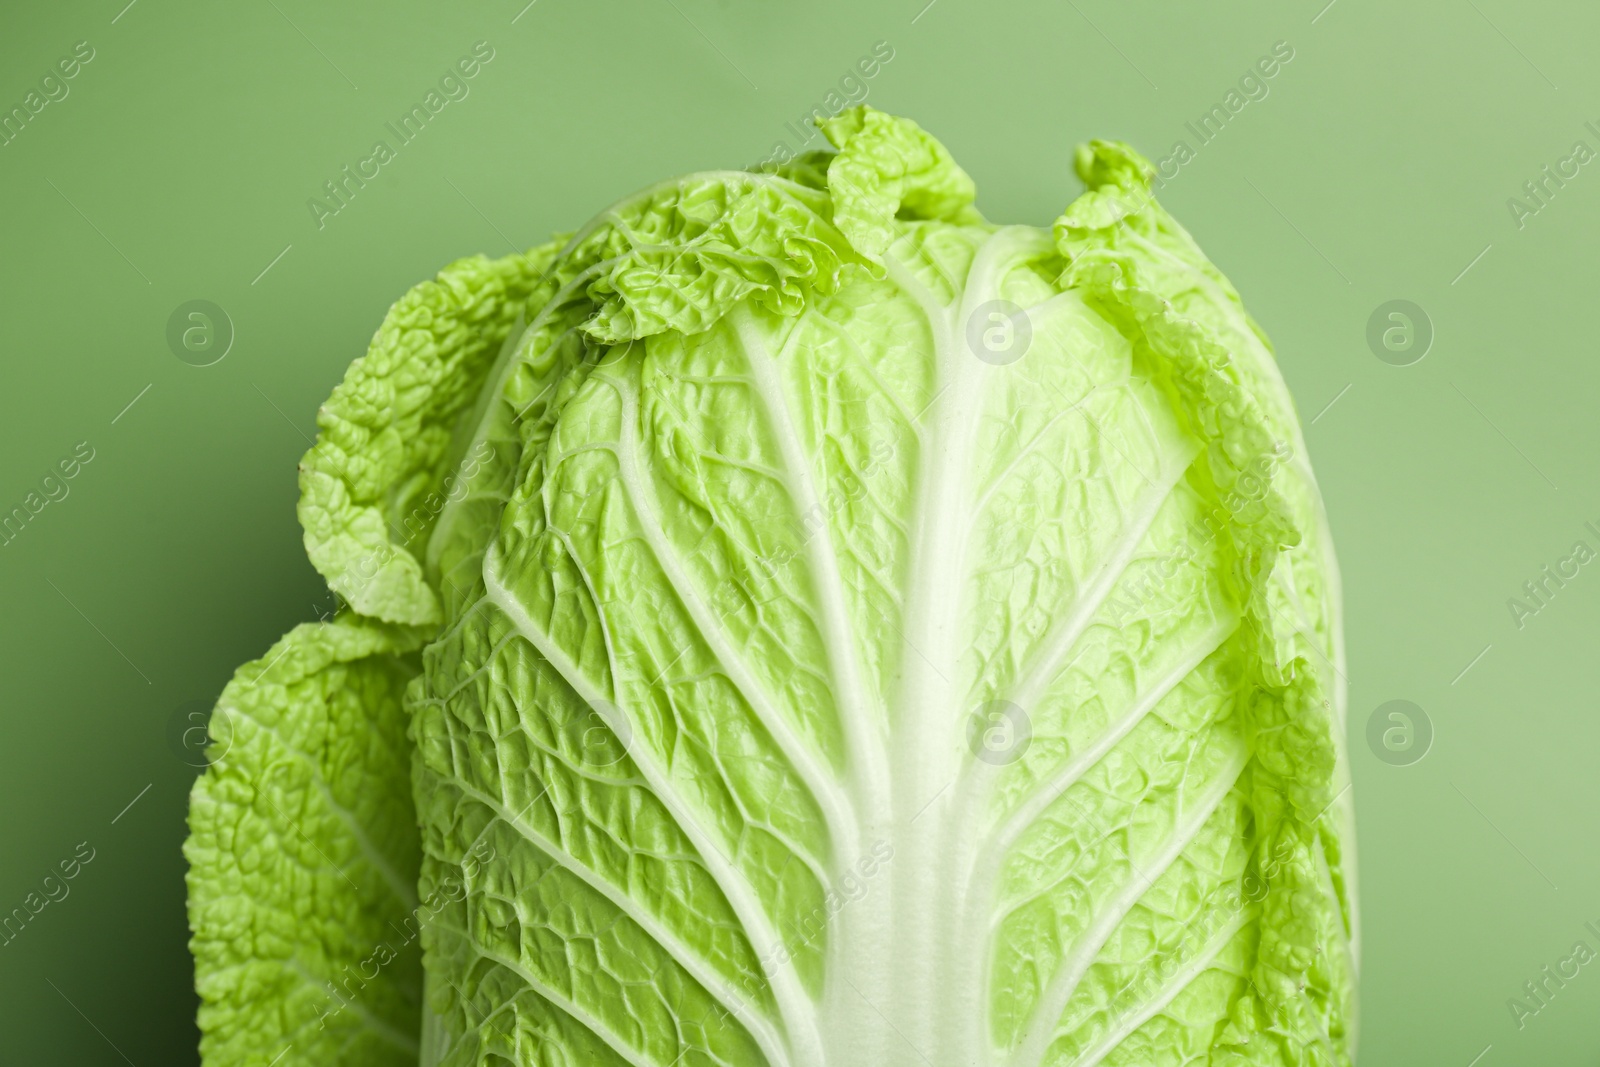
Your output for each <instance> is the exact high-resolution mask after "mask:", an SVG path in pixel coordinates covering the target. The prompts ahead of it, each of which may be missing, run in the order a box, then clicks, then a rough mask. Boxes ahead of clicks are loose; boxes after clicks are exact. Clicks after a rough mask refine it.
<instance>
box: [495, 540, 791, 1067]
mask: <svg viewBox="0 0 1600 1067" xmlns="http://www.w3.org/2000/svg"><path fill="white" fill-rule="evenodd" d="M498 555H499V553H498V552H497V551H496V550H495V548H494V547H491V549H490V552H489V553H488V555H487V556H486V558H485V561H484V568H483V578H484V586H485V589H486V591H487V596H488V597H489V599H490V600H491V601H492V602H493V603H494V604H495V606H496V607H497V608H499V609H500V611H501V612H502V613H503V614H504V615H505V616H506V618H507V619H509V620H510V621H511V624H512V625H513V626H515V627H516V628H517V630H518V632H520V633H521V634H522V636H523V637H524V638H526V639H527V641H528V643H529V644H530V645H532V646H533V648H534V650H535V651H536V652H538V653H539V655H541V656H542V657H544V660H545V662H547V663H549V664H550V666H551V667H552V668H553V669H554V670H555V671H556V673H557V674H559V675H561V676H562V678H563V680H565V681H566V683H567V685H568V686H569V687H570V688H571V689H572V691H573V692H574V693H576V694H577V695H578V697H579V699H581V700H582V701H584V703H586V704H588V705H589V706H590V708H591V709H593V710H594V712H595V714H597V715H599V716H600V718H601V720H602V721H604V722H605V724H606V725H607V726H608V727H610V729H611V730H612V731H613V732H614V733H616V734H617V736H618V737H627V736H630V727H629V724H628V723H627V721H626V720H625V719H623V720H622V721H618V715H619V714H621V712H620V709H615V706H614V705H612V704H611V703H610V702H609V701H607V700H606V699H605V698H604V697H603V696H602V694H601V693H600V692H599V691H598V690H597V689H596V688H595V687H594V685H593V684H592V683H591V682H590V681H589V679H588V678H586V677H585V676H584V674H583V672H582V671H580V670H579V669H578V666H577V664H576V663H574V662H573V661H572V660H571V659H570V657H568V656H567V654H566V652H565V650H563V649H562V648H560V646H558V645H557V644H556V643H555V642H554V641H552V640H551V639H550V638H549V637H548V636H546V635H545V634H544V633H543V632H541V631H540V629H539V628H538V626H537V625H535V624H534V622H533V619H532V618H531V617H530V616H529V615H528V613H527V611H526V610H525V609H524V608H523V607H522V605H521V604H520V603H519V602H518V601H517V600H516V598H515V597H513V596H512V595H511V593H510V591H509V590H508V589H507V588H506V587H505V585H504V583H503V582H501V580H500V577H499V574H498V570H497V567H496V561H497V558H498ZM628 754H629V756H630V757H631V758H632V759H633V762H634V765H635V766H636V767H638V768H639V773H640V774H642V775H643V776H644V777H645V780H646V782H648V783H649V786H650V790H651V792H653V793H654V794H655V795H656V797H657V799H659V800H660V801H661V803H662V806H663V807H665V808H666V809H667V811H668V812H669V813H670V814H671V815H672V818H673V820H674V821H675V822H676V823H677V824H678V826H679V828H680V829H682V830H683V832H684V835H685V836H686V837H688V838H689V840H690V842H691V843H692V844H693V845H694V847H695V850H696V851H697V852H699V853H700V856H701V861H702V862H703V863H705V865H706V869H707V870H708V871H710V872H711V876H712V877H713V878H715V879H716V880H717V883H718V884H719V885H721V886H722V891H723V893H724V894H725V895H726V896H727V898H728V903H729V905H730V906H731V907H732V908H733V911H734V914H735V915H736V916H738V918H739V921H740V923H742V924H743V925H744V928H745V935H746V936H747V937H749V938H750V942H751V944H752V945H753V946H754V947H755V950H756V955H757V957H758V958H759V959H760V960H761V963H762V968H763V970H764V971H765V972H766V976H767V981H768V983H769V984H770V985H771V987H772V995H773V999H774V1000H775V1001H776V1002H777V1004H778V1011H779V1014H780V1015H781V1016H782V1019H783V1028H784V1033H785V1036H786V1038H787V1044H788V1047H789V1050H790V1053H791V1055H792V1057H793V1058H794V1059H795V1060H797V1061H798V1062H801V1063H812V1062H818V1063H820V1062H822V1058H821V1039H820V1036H819V1035H818V1032H817V1019H816V1005H815V1004H814V1003H813V1002H812V1000H811V999H810V997H809V996H807V995H806V992H805V987H804V985H803V984H802V983H801V981H800V974H799V971H798V970H797V969H796V967H795V966H794V961H793V959H792V958H790V957H789V956H788V954H787V953H782V952H781V951H780V950H781V949H782V947H783V941H782V939H781V938H780V937H779V936H778V934H777V931H776V930H774V929H773V927H772V923H771V920H770V919H769V918H768V916H767V913H766V910H765V908H764V907H763V905H762V903H761V900H760V899H759V897H758V896H757V895H756V893H755V888H754V886H752V885H751V884H750V881H749V879H748V878H746V876H745V875H744V873H743V872H742V871H740V870H739V869H738V868H737V867H736V866H734V864H733V861H732V860H731V859H729V858H728V857H727V856H726V855H725V854H724V853H723V851H722V849H721V847H720V846H719V845H718V844H717V842H716V841H715V840H714V839H712V838H711V836H710V835H709V833H708V832H707V831H706V829H705V827H704V826H703V825H702V824H701V821H700V819H699V817H698V816H697V814H696V813H695V812H694V811H693V810H692V809H691V807H690V805H689V804H688V803H687V802H686V798H684V797H683V796H682V795H681V794H680V793H679V792H678V790H677V789H676V788H674V786H673V785H672V781H671V778H670V775H669V774H668V773H667V771H666V768H665V767H663V766H662V765H661V764H660V763H658V762H657V760H656V756H655V753H654V752H652V751H650V750H649V746H648V745H643V744H640V745H630V746H628ZM780 957H781V958H782V962H781V963H780V962H778V960H779V958H780Z"/></svg>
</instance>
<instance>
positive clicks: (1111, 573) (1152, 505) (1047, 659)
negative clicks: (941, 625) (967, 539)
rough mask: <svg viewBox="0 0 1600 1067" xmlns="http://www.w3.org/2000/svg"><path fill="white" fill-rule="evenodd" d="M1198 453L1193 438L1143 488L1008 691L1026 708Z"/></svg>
mask: <svg viewBox="0 0 1600 1067" xmlns="http://www.w3.org/2000/svg"><path fill="white" fill-rule="evenodd" d="M1199 453H1200V447H1199V445H1198V443H1195V444H1193V447H1192V448H1191V450H1190V452H1189V454H1188V455H1187V456H1185V457H1182V458H1181V459H1178V460H1177V461H1176V462H1173V463H1172V464H1171V465H1170V467H1169V468H1168V470H1167V471H1166V472H1165V477H1163V478H1162V479H1161V480H1160V481H1159V482H1157V483H1156V484H1154V485H1153V486H1151V487H1150V489H1149V491H1148V492H1146V493H1145V494H1143V500H1142V501H1141V504H1142V507H1141V508H1140V509H1139V511H1138V513H1137V514H1136V515H1134V516H1133V518H1132V519H1131V520H1130V521H1129V522H1128V523H1127V525H1126V527H1125V528H1124V531H1123V533H1122V536H1121V537H1119V538H1118V539H1117V541H1116V543H1115V544H1113V545H1112V546H1111V548H1110V550H1109V551H1108V552H1107V553H1106V557H1105V560H1104V561H1103V562H1102V563H1101V564H1100V566H1099V567H1098V568H1097V569H1096V570H1095V572H1094V575H1093V576H1092V577H1091V578H1090V579H1089V581H1088V583H1087V585H1086V586H1085V587H1084V588H1083V589H1082V590H1081V591H1080V592H1079V593H1078V595H1077V596H1076V597H1075V598H1074V599H1073V603H1072V607H1071V609H1070V610H1069V611H1068V612H1067V613H1066V615H1065V616H1063V617H1062V618H1061V619H1060V621H1059V622H1057V623H1056V625H1055V626H1053V627H1052V628H1051V629H1052V632H1051V634H1050V635H1049V636H1048V637H1047V638H1046V639H1045V642H1044V645H1043V647H1042V648H1041V649H1040V651H1039V654H1038V656H1037V658H1035V659H1034V661H1033V662H1032V663H1031V664H1029V665H1027V666H1025V667H1024V668H1023V670H1022V672H1021V676H1020V678H1019V679H1018V682H1017V684H1016V685H1015V686H1014V687H1013V688H1012V690H1011V696H1010V699H1011V700H1012V701H1013V702H1014V703H1016V704H1017V705H1018V706H1020V707H1023V708H1027V707H1030V706H1032V704H1033V703H1035V702H1036V701H1037V700H1038V699H1039V696H1040V694H1041V693H1042V692H1043V691H1044V689H1045V687H1046V686H1048V685H1049V684H1050V682H1051V681H1052V680H1053V679H1054V677H1055V674H1056V671H1057V670H1058V669H1059V668H1060V667H1061V664H1062V663H1063V662H1064V661H1065V660H1066V657H1067V653H1069V652H1071V651H1072V648H1073V646H1074V645H1075V644H1076V643H1077V641H1078V638H1080V637H1082V636H1083V632H1084V631H1085V630H1087V629H1088V627H1089V623H1090V622H1092V621H1093V620H1094V616H1095V613H1096V612H1098V611H1099V610H1100V606H1101V605H1102V604H1104V603H1105V601H1106V598H1107V597H1109V596H1110V595H1111V590H1112V589H1113V588H1115V587H1116V584H1117V580H1118V579H1119V578H1121V577H1122V575H1123V572H1125V571H1126V570H1127V569H1128V565H1129V564H1130V563H1132V561H1133V556H1134V553H1135V552H1137V551H1138V550H1139V545H1140V544H1142V543H1143V542H1144V538H1145V535H1146V534H1148V533H1149V532H1150V527H1151V526H1152V525H1154V523H1155V521H1156V516H1157V515H1159V514H1160V513H1161V509H1162V507H1163V506H1165V505H1166V502H1167V500H1168V499H1169V498H1171V496H1172V494H1173V492H1174V491H1175V490H1176V489H1177V487H1178V483H1179V482H1180V481H1182V480H1183V477H1184V475H1185V474H1186V473H1188V470H1189V467H1190V465H1191V464H1193V463H1194V461H1195V457H1196V456H1198V455H1199Z"/></svg>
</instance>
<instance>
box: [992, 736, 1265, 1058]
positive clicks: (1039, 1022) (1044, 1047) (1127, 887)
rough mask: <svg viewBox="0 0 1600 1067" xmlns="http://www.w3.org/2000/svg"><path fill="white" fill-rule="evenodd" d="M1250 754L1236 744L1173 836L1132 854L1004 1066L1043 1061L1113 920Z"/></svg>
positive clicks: (1172, 856) (1188, 836)
mask: <svg viewBox="0 0 1600 1067" xmlns="http://www.w3.org/2000/svg"><path fill="white" fill-rule="evenodd" d="M1249 759H1250V754H1249V751H1248V749H1247V748H1246V747H1245V746H1244V745H1243V744H1242V743H1241V744H1239V745H1238V746H1237V748H1236V750H1235V751H1234V752H1233V753H1231V756H1230V759H1229V762H1228V763H1227V764H1226V765H1225V766H1224V767H1222V768H1220V769H1219V770H1218V772H1217V776H1216V778H1215V780H1213V781H1212V782H1211V784H1210V787H1209V788H1208V789H1207V790H1206V791H1205V792H1204V793H1203V794H1202V795H1201V796H1200V797H1199V798H1197V800H1196V802H1195V804H1194V806H1193V807H1192V808H1191V809H1190V810H1189V811H1187V812H1185V814H1184V818H1183V820H1182V821H1181V822H1180V823H1179V824H1178V826H1177V828H1176V829H1175V830H1174V832H1173V834H1172V837H1170V838H1169V839H1168V840H1167V841H1166V842H1165V843H1164V844H1163V845H1162V847H1161V849H1160V851H1158V852H1157V853H1156V854H1155V855H1154V856H1152V857H1150V859H1149V861H1148V862H1147V863H1146V864H1145V865H1143V866H1139V865H1134V864H1133V862H1132V859H1131V857H1130V860H1129V863H1130V866H1133V868H1134V875H1133V877H1131V878H1129V879H1128V881H1127V882H1126V883H1125V884H1124V885H1123V887H1122V889H1121V891H1120V892H1118V893H1117V895H1116V896H1114V897H1113V898H1112V899H1111V901H1110V902H1109V903H1108V904H1107V905H1106V907H1105V908H1104V909H1103V910H1101V911H1100V912H1098V913H1097V914H1096V915H1095V916H1094V918H1093V919H1091V920H1090V922H1089V925H1088V926H1087V927H1086V928H1085V929H1084V930H1083V932H1082V933H1080V934H1079V935H1078V937H1077V939H1076V941H1075V942H1074V944H1073V947H1072V951H1071V952H1069V953H1068V954H1067V956H1066V958H1065V959H1063V960H1062V961H1061V963H1060V965H1059V966H1058V967H1057V968H1056V971H1055V973H1054V974H1052V975H1051V976H1050V982H1049V984H1048V985H1047V986H1046V987H1045V990H1044V993H1043V994H1042V995H1041V996H1040V997H1039V1001H1038V1003H1037V1004H1035V1005H1034V1009H1033V1013H1032V1015H1031V1016H1030V1017H1029V1020H1028V1025H1027V1028H1026V1029H1025V1030H1024V1032H1023V1037H1022V1040H1021V1041H1020V1042H1019V1043H1018V1044H1017V1049H1016V1051H1015V1052H1014V1053H1013V1054H1012V1057H1011V1059H1010V1061H1009V1064H1008V1067H1042V1065H1043V1064H1044V1056H1045V1053H1046V1052H1047V1051H1048V1049H1049V1046H1050V1039H1051V1037H1052V1036H1054V1034H1055V1030H1056V1027H1057V1025H1059V1023H1060V1021H1061V1015H1062V1013H1063V1012H1064V1011H1065V1010H1066V1008H1067V1004H1068V1003H1069V1002H1070V1001H1071V999H1072V994H1073V993H1075V992H1076V991H1077V989H1078V985H1079V983H1081V982H1082V981H1083V976H1084V974H1085V972H1087V971H1088V969H1089V965H1090V964H1092V963H1093V962H1094V960H1095V957H1096V956H1098V955H1099V954H1100V950H1101V949H1102V948H1104V947H1105V943H1106V941H1107V940H1108V939H1109V938H1110V937H1111V935H1112V933H1113V932H1114V931H1115V930H1116V928H1117V925H1118V924H1119V923H1121V922H1122V920H1123V919H1125V918H1127V916H1128V913H1129V912H1130V911H1132V910H1133V908H1134V906H1135V905H1136V904H1138V902H1139V900H1140V898H1142V897H1143V896H1144V895H1145V893H1147V892H1149V890H1150V887H1151V886H1153V885H1154V884H1155V883H1156V880H1157V879H1159V878H1160V877H1161V875H1162V874H1164V873H1165V872H1166V870H1167V868H1168V867H1170V866H1171V865H1172V863H1173V861H1175V860H1176V859H1177V858H1178V857H1179V856H1180V855H1182V854H1183V850H1184V849H1185V848H1187V847H1188V846H1189V843H1190V842H1191V841H1193V840H1194V839H1195V837H1196V836H1197V835H1198V834H1199V833H1200V831H1201V829H1202V828H1203V827H1204V826H1205V824H1206V823H1207V821H1209V820H1210V818H1211V815H1212V813H1213V812H1215V811H1216V809H1217V806H1218V805H1220V804H1221V803H1222V801H1223V798H1225V797H1226V796H1227V795H1228V793H1229V792H1230V791H1231V790H1232V789H1233V787H1234V784H1235V783H1236V782H1237V781H1238V778H1239V775H1240V774H1241V773H1242V772H1243V770H1244V768H1245V765H1246V764H1247V763H1248V762H1249Z"/></svg>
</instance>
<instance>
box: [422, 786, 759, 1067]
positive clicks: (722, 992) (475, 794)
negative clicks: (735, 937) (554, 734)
mask: <svg viewBox="0 0 1600 1067" xmlns="http://www.w3.org/2000/svg"><path fill="white" fill-rule="evenodd" d="M450 785H451V787H453V788H455V789H459V790H461V792H462V793H464V794H466V795H467V796H469V797H471V798H473V799H474V800H476V801H478V803H480V804H482V805H484V806H485V807H487V808H489V809H490V810H491V811H493V812H494V813H495V815H496V816H497V817H498V818H499V819H500V821H501V822H503V823H505V824H506V825H507V826H509V827H511V828H512V829H513V830H515V831H516V832H517V833H518V834H520V835H521V836H522V838H523V839H524V840H525V841H527V842H528V843H529V844H531V845H532V846H533V847H534V848H536V849H538V850H539V851H540V852H542V853H544V854H545V855H546V856H549V857H550V858H551V859H552V860H554V861H555V862H556V863H557V864H559V865H560V866H561V867H563V868H565V869H566V870H568V871H570V872H572V874H574V875H576V876H577V877H578V878H580V879H582V880H583V882H584V883H585V884H587V885H588V886H589V887H590V888H591V889H593V890H595V891H596V892H598V893H599V894H600V895H601V896H603V897H605V898H606V899H607V900H609V901H611V903H612V904H614V905H616V908H617V910H618V911H620V912H622V913H623V914H624V915H626V916H627V917H628V918H629V919H632V920H633V921H634V922H635V923H637V924H638V925H639V927H640V928H641V929H642V930H644V932H645V933H646V934H648V935H649V936H650V937H651V938H652V939H653V940H654V941H655V942H656V943H657V944H659V945H660V946H661V947H662V949H663V951H665V952H666V953H667V954H668V955H669V956H671V957H672V958H673V959H675V960H677V961H678V962H679V963H680V964H682V965H683V968H684V970H686V971H688V972H689V973H690V974H691V975H692V976H693V977H694V979H695V981H697V982H699V983H700V984H701V986H703V987H704V988H705V990H706V992H707V993H708V994H710V995H711V996H712V997H713V998H714V999H716V1000H719V1001H721V1002H722V1004H723V1006H724V1007H726V1008H727V1009H728V1010H729V1012H730V1014H732V1015H733V1016H735V1017H736V1018H737V1019H738V1020H739V1021H740V1022H741V1023H743V1024H744V1028H745V1029H746V1030H748V1031H749V1032H750V1036H751V1037H753V1038H755V1041H756V1044H758V1045H760V1046H761V1051H762V1052H763V1053H765V1054H766V1056H767V1058H768V1059H769V1060H771V1061H772V1064H773V1065H774V1067H776V1065H778V1064H783V1063H786V1062H788V1051H787V1049H786V1048H785V1047H784V1044H783V1037H782V1035H781V1034H779V1033H778V1032H777V1030H775V1029H774V1028H773V1026H772V1024H771V1023H770V1022H769V1021H768V1020H767V1019H766V1017H765V1016H764V1014H763V1012H762V1009H761V1008H760V1007H758V1006H757V1005H756V1004H755V1003H754V1002H753V1001H751V1000H750V999H749V998H747V997H744V996H742V995H740V993H739V991H738V989H737V988H736V987H735V986H734V984H733V983H732V982H730V981H729V980H728V979H726V978H725V977H724V976H723V975H720V974H718V973H717V971H716V969H715V968H714V967H713V966H712V964H711V961H710V960H708V959H706V958H705V957H704V956H702V955H701V954H700V952H699V950H698V949H695V948H692V947H690V946H689V945H686V944H684V943H683V941H682V940H681V939H680V938H679V937H678V936H677V935H676V934H674V933H673V932H672V930H671V929H669V928H668V927H667V926H666V925H665V924H663V923H662V922H661V920H660V919H659V918H658V917H657V916H656V915H654V914H653V913H652V912H651V911H650V910H649V909H647V908H644V907H641V906H640V904H639V901H638V899H637V898H636V897H634V896H633V895H632V894H629V893H624V892H621V891H619V890H618V889H617V887H616V885H614V884H613V883H612V882H611V880H610V879H608V878H604V877H601V876H600V875H598V874H597V873H596V872H595V871H594V870H592V869H591V868H590V867H589V865H588V864H585V863H581V862H579V860H578V858H577V857H576V856H574V855H572V853H571V852H569V851H567V849H566V848H564V847H562V846H561V845H560V844H559V843H557V842H556V841H554V840H552V839H551V838H549V837H547V836H546V835H544V834H542V833H540V832H539V831H538V830H536V829H535V828H533V827H532V826H530V825H529V824H528V823H526V822H524V821H523V819H522V818H521V817H520V816H519V815H517V814H516V813H515V812H513V811H512V810H511V809H510V808H508V807H507V806H506V805H505V803H504V802H503V801H500V800H496V799H495V798H494V797H492V796H490V795H489V794H488V793H485V792H484V791H483V790H481V789H478V788H476V787H475V786H470V785H468V784H466V781H465V780H464V779H462V778H460V777H459V776H458V777H456V778H453V779H451V781H450Z"/></svg>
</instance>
